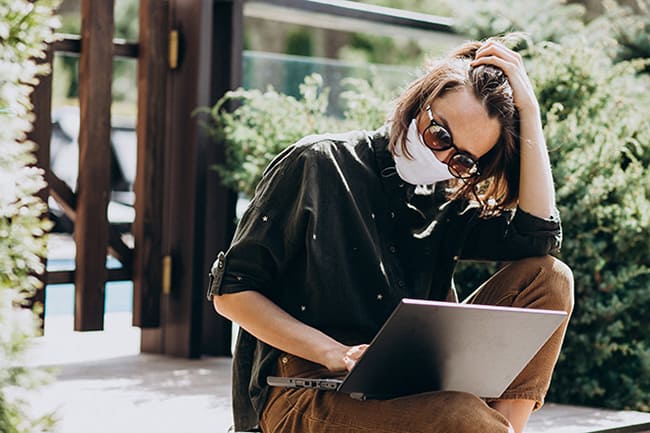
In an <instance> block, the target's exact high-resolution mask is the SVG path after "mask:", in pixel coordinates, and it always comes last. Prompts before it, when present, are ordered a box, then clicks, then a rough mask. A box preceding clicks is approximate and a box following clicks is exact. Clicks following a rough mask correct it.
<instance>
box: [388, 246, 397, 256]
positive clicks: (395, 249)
mask: <svg viewBox="0 0 650 433" xmlns="http://www.w3.org/2000/svg"><path fill="white" fill-rule="evenodd" d="M388 251H390V252H391V253H393V254H395V253H396V252H397V248H395V245H391V246H390V247H388Z"/></svg>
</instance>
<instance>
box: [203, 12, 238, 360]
mask: <svg viewBox="0 0 650 433" xmlns="http://www.w3.org/2000/svg"><path fill="white" fill-rule="evenodd" d="M213 20H214V21H213V24H212V32H213V36H212V41H213V44H212V53H211V56H210V57H211V58H212V61H211V71H212V72H211V74H210V81H209V86H210V90H209V95H210V100H209V101H208V102H209V103H208V105H213V104H214V103H216V101H217V100H219V99H220V98H221V97H222V96H223V95H224V94H225V93H226V92H227V91H228V90H233V89H236V88H237V87H239V86H241V80H242V51H243V49H244V47H243V45H244V42H243V39H244V35H243V1H241V0H235V1H225V2H224V1H222V2H217V3H216V5H215V11H214V13H213ZM202 143H203V146H204V148H205V149H204V155H205V157H204V158H203V159H204V160H205V166H204V170H205V181H204V182H203V184H204V185H205V195H204V197H203V200H202V202H203V203H204V204H205V210H204V215H205V218H204V220H203V226H204V232H205V235H204V236H203V239H205V242H204V253H203V268H202V269H201V271H200V273H199V276H200V277H201V278H202V280H201V281H198V282H197V284H198V285H201V284H202V285H203V287H206V286H207V277H206V276H207V275H208V273H209V272H210V268H211V266H212V262H213V261H214V259H215V258H216V257H217V254H218V253H219V251H222V250H223V251H225V250H226V249H227V248H228V245H229V244H230V240H231V238H232V235H233V232H234V229H235V227H234V221H235V203H236V200H237V197H236V194H235V193H234V192H233V191H231V190H229V189H228V188H225V187H224V186H223V185H222V184H221V180H220V178H219V175H218V173H217V172H216V171H215V170H212V169H211V168H210V167H212V166H214V165H215V164H220V163H223V162H224V161H225V144H224V143H214V142H212V141H211V140H206V139H204V138H203V139H202ZM202 310H203V311H202V330H201V352H202V353H203V354H206V355H213V356H230V355H231V350H230V347H231V346H230V341H231V329H232V326H231V323H230V321H228V320H226V319H224V318H223V317H221V316H219V315H218V314H216V312H215V311H214V308H213V306H212V303H210V302H205V301H203V305H202Z"/></svg>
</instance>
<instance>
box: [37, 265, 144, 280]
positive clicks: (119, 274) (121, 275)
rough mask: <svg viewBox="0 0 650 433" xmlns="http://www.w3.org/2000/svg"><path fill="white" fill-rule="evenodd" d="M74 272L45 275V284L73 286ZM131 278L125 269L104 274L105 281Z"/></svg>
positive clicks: (128, 270)
mask: <svg viewBox="0 0 650 433" xmlns="http://www.w3.org/2000/svg"><path fill="white" fill-rule="evenodd" d="M75 274H76V272H75V271H74V270H71V271H52V272H48V273H47V278H46V280H47V284H74V282H75ZM132 278H133V273H132V272H131V270H130V269H127V268H117V269H108V270H107V272H106V281H128V280H131V279H132Z"/></svg>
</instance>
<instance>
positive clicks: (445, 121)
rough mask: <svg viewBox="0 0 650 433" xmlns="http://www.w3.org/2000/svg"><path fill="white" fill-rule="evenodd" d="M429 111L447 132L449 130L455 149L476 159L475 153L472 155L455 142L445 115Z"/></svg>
mask: <svg viewBox="0 0 650 433" xmlns="http://www.w3.org/2000/svg"><path fill="white" fill-rule="evenodd" d="M431 113H432V114H433V115H434V116H435V117H437V118H438V119H440V123H441V124H442V126H444V127H445V129H446V130H447V132H449V135H450V136H451V142H452V143H453V144H454V146H455V147H456V149H457V150H460V151H462V152H464V153H466V154H468V155H470V156H471V157H472V158H474V159H475V160H477V161H478V160H479V158H478V157H477V156H476V155H474V154H473V153H472V152H470V151H468V150H466V149H463V148H462V147H460V146H459V145H458V144H456V142H455V141H454V133H453V132H451V128H450V127H449V122H447V119H445V116H443V115H442V114H440V113H438V112H434V111H433V110H431ZM434 120H436V119H434ZM436 121H437V120H436Z"/></svg>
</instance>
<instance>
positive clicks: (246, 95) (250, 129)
mask: <svg viewBox="0 0 650 433" xmlns="http://www.w3.org/2000/svg"><path fill="white" fill-rule="evenodd" d="M346 83H347V85H348V86H349V87H350V88H352V87H354V86H359V87H358V88H359V89H364V90H365V91H363V92H357V91H352V90H348V91H346V92H344V93H343V95H342V97H343V98H344V99H346V100H347V101H348V104H347V109H346V110H345V112H344V118H342V119H341V118H337V117H334V116H332V115H329V114H328V111H327V109H328V95H329V89H327V88H326V87H324V86H323V79H322V77H321V76H320V75H318V74H312V75H309V76H307V77H305V80H304V82H303V83H302V84H301V85H300V98H294V97H293V96H288V95H284V94H282V93H278V92H276V91H275V90H274V89H273V88H272V87H269V88H268V89H267V90H266V91H265V92H261V91H259V90H244V89H238V90H235V91H231V92H228V93H227V94H226V95H225V96H224V97H223V98H221V100H219V101H218V102H217V103H216V104H215V106H214V107H212V108H211V109H200V110H198V112H199V113H207V114H208V115H209V118H208V121H207V122H206V123H205V124H204V125H205V126H206V128H207V131H208V132H209V133H210V134H211V135H212V137H213V138H214V139H215V140H216V141H217V142H225V146H226V147H225V150H226V163H225V164H224V165H220V166H217V167H215V168H216V170H217V171H218V172H219V174H220V175H221V179H222V182H223V184H224V185H226V186H229V187H231V188H233V189H234V190H236V191H239V192H242V193H244V194H246V195H248V196H249V197H252V196H253V194H254V192H255V186H256V185H257V183H258V182H259V180H260V178H261V176H262V172H263V171H264V168H265V167H266V166H267V165H268V164H269V162H271V160H272V159H273V158H274V157H275V156H276V155H277V154H278V153H280V152H281V151H282V150H283V149H284V148H286V147H287V146H289V145H290V144H292V143H295V142H296V141H298V140H299V139H300V138H302V137H304V136H305V135H309V134H322V133H326V132H327V133H331V132H341V131H345V130H347V129H352V128H353V127H355V126H358V125H359V124H363V125H367V126H368V128H375V127H378V126H379V125H381V123H382V122H383V120H384V118H385V116H386V113H385V111H384V108H385V107H386V105H385V104H384V103H383V101H381V100H380V98H379V97H378V96H377V95H375V94H374V93H373V92H370V91H369V90H370V87H369V86H370V84H369V83H368V82H367V81H365V80H361V79H348V80H347V81H346ZM234 102H237V103H238V104H239V105H238V107H237V108H236V109H235V110H234V111H232V112H229V111H227V110H225V106H226V104H228V103H234Z"/></svg>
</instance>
